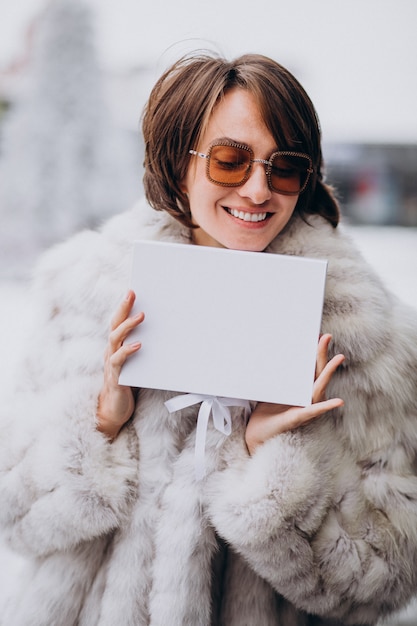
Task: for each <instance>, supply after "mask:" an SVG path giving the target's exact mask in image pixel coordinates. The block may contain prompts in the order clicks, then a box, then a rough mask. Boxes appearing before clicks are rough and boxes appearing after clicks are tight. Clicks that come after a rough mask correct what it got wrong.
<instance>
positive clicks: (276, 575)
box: [0, 203, 417, 626]
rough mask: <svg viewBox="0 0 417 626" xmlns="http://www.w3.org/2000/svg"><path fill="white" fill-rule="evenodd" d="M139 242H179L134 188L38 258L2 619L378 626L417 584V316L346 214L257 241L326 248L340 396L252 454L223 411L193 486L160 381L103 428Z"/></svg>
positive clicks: (1, 467)
mask: <svg viewBox="0 0 417 626" xmlns="http://www.w3.org/2000/svg"><path fill="white" fill-rule="evenodd" d="M138 238H148V239H158V240H166V241H168V240H169V241H178V242H190V234H189V232H188V231H187V230H186V229H184V228H183V227H182V226H180V225H179V224H178V223H176V222H175V221H173V220H172V218H170V217H169V216H167V215H165V214H160V213H155V212H153V211H152V210H151V209H150V208H149V207H147V205H146V204H145V203H141V204H140V206H139V207H135V208H134V209H133V210H132V211H130V212H127V213H125V214H123V215H121V216H118V217H116V218H114V219H113V220H111V221H110V222H109V223H108V224H106V225H105V226H104V227H103V228H102V229H101V231H100V232H98V233H97V232H83V233H81V234H79V235H77V236H76V237H74V238H73V239H72V240H70V241H69V242H67V243H64V244H61V245H59V246H58V247H56V248H55V249H53V250H51V251H50V252H48V253H47V254H46V255H45V256H44V257H43V259H42V261H41V262H40V266H39V267H38V269H37V273H36V280H35V282H34V287H33V307H32V308H28V310H30V311H31V316H32V317H33V330H32V335H31V336H30V337H28V339H27V341H26V344H25V348H26V358H25V359H24V363H23V365H22V369H21V377H20V379H19V384H18V386H17V388H16V389H15V390H14V391H13V393H11V394H9V401H8V402H7V401H6V399H3V401H2V403H1V421H2V425H1V432H2V437H1V441H0V448H1V450H0V502H1V510H0V522H1V524H2V526H3V527H4V528H5V530H6V533H7V536H8V539H9V542H10V544H11V545H12V546H14V547H15V549H16V550H19V551H20V552H22V553H23V554H25V555H27V556H28V557H30V560H31V564H30V566H29V567H28V574H27V578H26V579H25V580H24V581H22V589H21V590H20V591H19V593H17V594H16V597H15V598H14V599H13V598H12V599H11V600H10V602H9V604H8V608H7V609H6V611H5V613H4V616H3V618H2V620H3V621H2V622H1V624H4V625H5V626H6V625H7V626H9V625H10V624H13V626H51V625H56V626H72V625H75V624H77V625H79V626H95V625H97V626H98V625H99V626H114V625H115V624H120V625H123V626H145V625H146V626H148V625H150V626H167V625H169V626H210V625H211V626H213V625H222V626H245V625H247V626H255V625H258V624H262V626H278V625H280V626H305V625H312V624H316V625H317V624H328V625H330V624H332V625H334V624H374V623H375V622H376V620H377V619H378V617H380V616H383V615H386V614H388V613H389V612H390V611H392V610H394V609H397V608H399V607H400V606H402V605H403V604H404V603H405V602H407V601H408V600H409V598H410V597H411V595H412V594H413V593H415V591H416V582H417V581H416V578H417V573H416V572H417V570H416V565H417V479H416V475H415V456H416V450H417V427H416V426H417V424H416V420H417V407H416V397H417V394H416V380H417V322H416V317H415V314H414V312H413V311H411V310H408V309H406V308H405V307H403V306H402V305H400V303H398V302H397V300H396V299H395V298H393V296H392V295H390V294H389V293H387V292H386V290H385V289H384V287H383V286H382V284H381V283H380V281H379V280H378V278H377V277H376V276H375V275H374V273H373V272H372V270H371V269H370V268H369V267H368V266H367V264H366V263H365V262H364V260H363V259H362V258H361V256H360V254H359V253H358V251H357V250H356V249H355V247H354V246H353V244H352V242H351V241H350V240H349V238H348V237H347V236H346V235H345V234H344V232H343V229H340V228H338V229H336V230H334V229H333V228H332V227H330V226H329V225H328V224H327V223H326V222H324V221H323V220H322V219H321V218H318V217H315V218H309V224H306V223H305V222H303V221H302V220H300V218H298V217H296V216H295V217H294V218H293V219H292V221H291V222H290V224H289V225H288V226H287V228H286V229H285V231H284V232H283V233H281V234H280V236H279V237H278V238H277V239H276V240H275V241H274V242H273V244H272V245H271V246H270V248H269V249H268V252H271V253H281V254H291V255H301V256H307V257H319V258H326V259H328V261H329V270H328V281H327V291H326V298H325V310H324V317H323V332H330V333H332V335H333V338H334V341H333V344H332V345H333V348H332V349H333V350H334V352H343V353H344V354H345V355H346V362H345V364H344V365H343V366H342V367H340V368H339V370H338V372H337V374H336V375H335V377H334V380H333V381H332V384H331V390H330V393H331V394H332V395H334V396H341V397H343V398H344V399H345V407H343V409H340V410H337V411H334V412H333V413H332V414H327V415H326V416H324V417H323V418H321V419H319V420H317V421H315V422H314V423H312V424H311V425H309V426H306V427H304V428H301V429H299V430H297V431H294V432H288V433H286V434H283V435H280V436H277V437H275V438H274V439H271V440H269V441H268V442H267V443H265V444H264V445H263V446H261V447H260V448H258V449H257V451H256V453H255V454H254V456H253V457H252V458H250V457H249V455H248V452H247V449H246V447H245V443H244V417H243V415H242V411H241V410H239V409H233V433H232V435H231V436H230V437H228V438H225V437H224V436H223V435H221V434H220V433H218V432H217V431H215V430H214V429H212V428H211V427H209V432H208V436H207V444H206V465H207V469H208V473H207V476H206V478H205V479H204V481H202V482H201V483H196V482H195V479H194V459H193V454H194V440H195V424H196V413H197V410H198V407H192V408H189V409H186V410H184V411H182V412H181V413H175V414H173V415H170V414H169V413H168V412H167V410H166V409H165V407H164V404H163V403H164V401H165V400H166V399H167V398H168V397H170V396H171V395H172V394H170V393H169V392H164V391H154V390H142V391H141V392H140V395H139V400H138V403H137V409H136V411H135V414H134V417H133V419H132V420H131V421H130V422H129V424H128V425H126V427H125V428H124V429H123V431H122V432H121V434H120V436H119V437H118V438H117V440H116V441H115V442H114V443H112V444H110V443H109V442H108V441H107V440H106V438H105V437H104V436H103V435H101V434H100V433H99V432H97V431H96V429H95V410H96V403H97V396H98V393H99V390H100V387H101V383H102V369H103V352H104V349H105V345H106V342H107V336H108V327H109V323H110V318H111V316H112V314H113V312H114V310H115V308H116V307H117V305H118V303H119V301H120V300H121V299H122V297H123V296H124V293H125V291H126V289H127V281H128V275H129V267H130V255H131V242H132V240H133V239H138ZM144 271H147V268H144ZM178 280H181V277H180V276H179V277H178ZM271 288H272V289H273V288H274V287H273V285H271ZM138 298H139V301H140V294H138ZM318 616H321V617H318Z"/></svg>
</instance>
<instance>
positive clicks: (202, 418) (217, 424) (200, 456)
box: [165, 393, 250, 480]
mask: <svg viewBox="0 0 417 626" xmlns="http://www.w3.org/2000/svg"><path fill="white" fill-rule="evenodd" d="M199 402H201V406H200V409H199V411H198V418H197V429H196V439H195V475H196V480H201V479H202V478H204V476H205V473H206V472H205V462H204V450H205V447H206V436H207V426H208V422H209V419H210V414H212V416H213V424H214V428H215V429H216V430H218V431H219V432H221V433H222V434H223V435H225V436H226V437H228V436H229V435H230V433H231V432H232V418H231V415H230V409H229V407H230V406H242V407H244V408H245V411H246V412H247V414H249V412H250V404H249V401H248V400H239V399H238V398H221V397H220V398H218V397H217V396H207V395H205V394H200V393H186V394H184V395H181V396H175V397H174V398H171V399H170V400H167V401H166V402H165V406H166V408H167V409H168V411H169V412H170V413H175V412H176V411H180V410H181V409H185V408H186V407H189V406H193V405H194V404H198V403H199Z"/></svg>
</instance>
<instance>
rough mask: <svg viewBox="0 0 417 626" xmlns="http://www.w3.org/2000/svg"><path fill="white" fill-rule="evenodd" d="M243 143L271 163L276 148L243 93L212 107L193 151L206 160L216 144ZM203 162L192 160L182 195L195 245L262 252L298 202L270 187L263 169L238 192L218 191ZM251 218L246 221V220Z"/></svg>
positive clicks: (237, 90) (236, 189) (232, 189)
mask: <svg viewBox="0 0 417 626" xmlns="http://www.w3.org/2000/svg"><path fill="white" fill-rule="evenodd" d="M225 138H227V139H228V140H231V141H233V142H235V143H242V144H245V145H247V146H249V147H250V148H252V150H253V152H254V158H255V159H269V157H270V156H271V154H272V153H273V152H274V151H277V150H280V149H281V150H282V149H285V148H286V146H277V145H276V143H275V141H274V138H273V137H272V135H271V133H270V132H269V130H268V129H267V127H266V126H265V124H264V122H263V120H262V118H261V115H260V113H259V110H258V107H257V105H256V102H255V99H254V97H253V96H252V95H251V93H250V92H248V91H247V90H245V89H241V88H238V87H236V88H234V89H232V90H230V91H229V92H227V94H226V95H225V97H224V99H223V100H222V101H221V102H220V103H219V104H218V105H217V106H216V108H215V109H214V111H213V114H212V116H211V118H210V119H209V123H208V126H207V129H206V132H205V133H204V134H203V136H202V138H201V143H200V145H198V146H194V149H195V150H198V151H199V152H202V153H205V154H207V151H208V149H209V147H210V145H211V144H212V143H213V142H214V141H215V140H217V139H225ZM205 168H206V159H204V158H200V157H198V156H194V157H191V161H190V166H189V168H188V172H187V175H186V177H185V180H184V181H183V189H184V191H185V192H186V193H187V194H188V198H189V203H190V209H191V215H192V219H193V223H194V224H196V225H197V226H198V228H197V229H196V230H195V231H193V236H194V242H195V243H197V244H200V245H206V246H217V247H225V248H230V249H234V250H249V251H254V252H260V251H262V250H264V249H265V248H266V247H267V246H268V244H269V243H271V241H272V240H273V239H274V238H275V237H276V236H277V235H278V234H279V233H280V232H281V231H282V229H283V228H284V226H285V225H286V224H287V223H288V221H289V219H290V217H291V215H292V213H293V211H294V208H295V205H296V204H297V200H298V195H297V196H285V195H281V194H279V193H276V192H274V191H271V190H270V189H269V187H268V181H267V177H266V174H265V166H264V165H263V164H262V163H254V164H253V165H252V171H251V174H250V177H249V178H248V180H247V181H246V182H245V183H243V184H242V185H240V186H239V187H221V186H219V185H216V184H215V183H212V182H210V181H209V180H208V178H207V176H206V172H205ZM248 214H249V216H248Z"/></svg>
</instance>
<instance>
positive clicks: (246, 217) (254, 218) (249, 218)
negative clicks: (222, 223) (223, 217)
mask: <svg viewBox="0 0 417 626" xmlns="http://www.w3.org/2000/svg"><path fill="white" fill-rule="evenodd" d="M225 210H226V211H227V213H229V215H232V216H233V217H236V218H237V219H239V220H242V221H243V222H264V221H265V220H266V219H267V218H268V217H269V216H270V213H266V212H265V211H264V212H262V213H250V212H249V211H238V210H237V209H229V208H228V207H225Z"/></svg>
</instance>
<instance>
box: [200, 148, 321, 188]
mask: <svg viewBox="0 0 417 626" xmlns="http://www.w3.org/2000/svg"><path fill="white" fill-rule="evenodd" d="M217 146H229V147H231V148H239V149H241V150H245V151H246V152H248V153H249V155H250V156H251V157H252V158H251V159H250V161H249V165H248V168H247V171H246V173H245V175H244V177H243V178H242V180H241V181H239V182H237V183H222V182H220V181H218V180H214V178H212V177H211V176H210V159H211V153H212V150H213V148H216V147H217ZM188 152H189V154H192V155H194V156H198V157H201V158H202V159H206V161H207V162H206V176H207V178H208V180H209V181H210V182H211V183H214V184H215V185H219V186H220V187H240V186H241V185H244V184H245V183H246V181H247V180H248V179H249V177H250V175H251V172H252V164H253V163H263V164H264V165H265V166H267V167H266V168H265V174H266V178H267V181H268V187H269V189H270V190H271V191H273V192H275V193H280V194H282V195H284V196H297V195H300V194H301V193H302V192H303V191H305V189H306V187H307V185H308V182H309V180H310V176H311V174H312V173H313V172H314V168H313V161H312V160H311V157H310V156H309V155H308V154H306V153H304V152H293V151H292V150H283V151H280V150H277V151H275V152H273V153H272V154H271V156H270V157H269V159H267V160H266V159H254V158H253V157H254V152H253V150H252V148H250V147H249V146H247V145H245V144H242V143H234V142H233V143H232V142H230V141H216V142H214V143H213V144H212V145H211V146H210V148H209V149H208V152H207V154H204V153H203V152H198V151H197V150H189V151H188ZM277 156H289V157H300V158H304V159H306V160H307V161H308V168H307V170H306V174H307V175H306V179H305V181H304V183H303V185H302V187H301V188H300V189H299V190H298V191H281V190H278V189H275V187H274V186H273V185H272V180H271V179H272V163H273V160H274V159H275V157H277Z"/></svg>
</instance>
